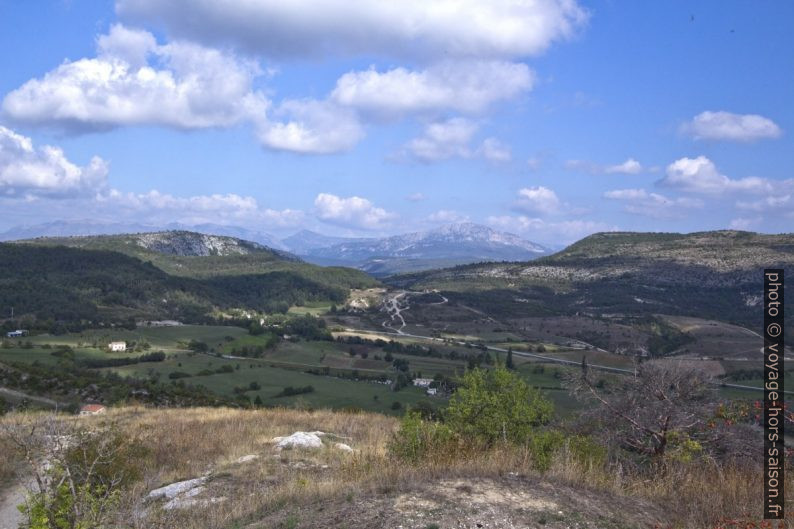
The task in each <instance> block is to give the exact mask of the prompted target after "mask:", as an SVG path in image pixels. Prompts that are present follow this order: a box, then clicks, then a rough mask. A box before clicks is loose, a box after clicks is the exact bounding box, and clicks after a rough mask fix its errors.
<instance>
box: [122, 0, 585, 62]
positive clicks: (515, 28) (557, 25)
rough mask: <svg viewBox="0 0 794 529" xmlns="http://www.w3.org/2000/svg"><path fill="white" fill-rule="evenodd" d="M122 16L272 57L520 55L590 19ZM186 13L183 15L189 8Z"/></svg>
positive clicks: (342, 12) (519, 4)
mask: <svg viewBox="0 0 794 529" xmlns="http://www.w3.org/2000/svg"><path fill="white" fill-rule="evenodd" d="M116 10H117V12H118V14H119V15H120V16H121V17H122V18H125V19H127V20H133V21H138V22H143V23H147V24H155V25H161V26H165V27H166V28H167V29H168V32H169V33H170V34H173V35H177V36H179V37H186V38H189V39H191V40H195V41H199V42H205V43H211V44H213V45H219V44H220V45H227V44H232V45H234V46H237V47H239V48H241V49H244V50H246V51H248V52H254V53H260V54H263V55H266V56H271V57H320V56H329V55H352V56H360V55H366V56H372V55H373V54H376V55H384V56H387V57H398V58H406V57H407V58H411V59H426V60H434V59H435V60H437V59H440V58H447V57H458V58H472V57H474V58H483V57H485V58H502V57H523V56H527V55H534V54H539V53H542V52H543V51H544V50H546V49H547V48H548V47H549V46H550V45H551V44H552V43H554V42H555V41H559V40H562V39H565V38H568V37H570V36H572V35H573V34H574V33H575V32H576V30H577V29H578V28H579V27H580V26H582V25H583V24H584V23H585V22H586V20H587V16H588V15H587V13H586V11H585V10H584V9H582V8H581V7H580V6H579V5H578V3H577V2H576V0H534V1H532V2H526V1H522V0H495V1H491V2H479V1H476V0H439V1H434V2H427V1H425V0H402V1H400V2H382V1H379V0H360V1H356V2H350V1H347V0H324V1H322V2H317V1H314V0H291V1H289V2H284V1H280V0H259V1H257V2H252V1H250V0H227V1H224V2H217V1H215V0H171V1H169V2H162V1H160V0H117V2H116ZM186 13H189V16H186Z"/></svg>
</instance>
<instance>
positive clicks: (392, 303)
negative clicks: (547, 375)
mask: <svg viewBox="0 0 794 529" xmlns="http://www.w3.org/2000/svg"><path fill="white" fill-rule="evenodd" d="M424 293H425V292H409V291H406V290H401V291H399V292H396V293H394V294H391V295H387V296H386V299H384V301H383V309H384V310H385V311H386V313H387V314H388V315H389V319H388V320H384V321H383V323H382V324H381V325H382V326H383V328H384V329H390V330H391V332H389V331H364V330H361V329H352V328H347V329H345V330H346V331H348V332H357V333H370V334H382V335H387V336H402V337H406V338H415V339H418V340H426V341H432V342H442V343H452V344H455V345H462V346H466V347H471V346H474V347H480V348H485V349H487V350H489V351H494V352H498V353H507V349H504V348H502V347H495V346H492V345H484V344H483V345H480V344H473V343H471V342H466V341H461V340H450V339H445V338H436V337H433V336H423V335H421V334H412V333H408V332H405V331H404V330H403V329H404V328H405V326H406V323H405V317H404V316H403V314H402V313H403V312H406V311H408V310H409V309H410V305H409V304H408V299H409V297H410V296H411V295H413V294H424ZM436 294H437V295H438V296H440V297H441V298H442V301H440V302H436V303H432V305H440V304H443V303H448V302H449V300H448V299H447V298H445V297H444V296H441V294H438V293H436ZM397 320H399V327H394V326H392V325H390V324H389V323H390V322H391V323H392V324H393V323H394V322H395V321H397ZM494 321H495V320H494ZM747 330H748V331H749V332H751V333H752V331H750V330H749V329H747ZM753 334H756V333H753ZM570 341H571V342H576V343H579V344H581V345H583V346H585V347H587V346H589V347H592V348H593V349H595V350H597V351H601V352H604V353H608V352H609V351H606V350H604V349H601V348H599V347H595V346H593V345H591V344H588V343H586V342H583V341H581V340H576V339H573V338H571V339H570ZM513 355H515V356H523V357H525V358H532V359H536V360H542V361H544V362H551V363H557V364H563V365H570V366H581V365H582V364H581V362H577V361H574V360H566V359H564V358H555V357H552V356H546V355H541V354H536V353H530V352H525V351H516V350H513ZM587 367H588V368H590V369H595V370H598V371H607V372H611V373H620V374H624V375H633V374H634V370H632V369H624V368H620V367H612V366H604V365H598V364H590V363H588V364H587ZM715 385H717V386H720V387H725V388H733V389H742V390H748V391H763V388H759V387H754V386H745V385H742V384H728V383H715ZM783 393H785V394H788V395H794V391H784V392H783Z"/></svg>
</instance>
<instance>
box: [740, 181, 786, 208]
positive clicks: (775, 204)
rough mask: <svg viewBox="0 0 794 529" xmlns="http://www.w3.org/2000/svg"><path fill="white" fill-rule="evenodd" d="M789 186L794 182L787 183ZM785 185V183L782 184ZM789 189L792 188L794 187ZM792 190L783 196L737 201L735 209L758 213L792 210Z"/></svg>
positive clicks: (782, 186)
mask: <svg viewBox="0 0 794 529" xmlns="http://www.w3.org/2000/svg"><path fill="white" fill-rule="evenodd" d="M787 182H789V183H790V184H794V181H790V180H789V181H787ZM783 184H785V182H784V183H783ZM784 187H785V186H784V185H781V188H784ZM790 187H792V188H794V185H791V186H790ZM792 192H794V189H792V190H791V191H790V192H789V193H785V194H782V193H781V194H776V195H769V196H766V197H764V198H762V199H760V200H752V201H746V200H739V201H737V202H736V207H737V208H739V209H743V210H746V211H758V212H777V211H780V210H792V209H794V195H792Z"/></svg>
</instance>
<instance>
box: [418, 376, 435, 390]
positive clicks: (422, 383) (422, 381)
mask: <svg viewBox="0 0 794 529" xmlns="http://www.w3.org/2000/svg"><path fill="white" fill-rule="evenodd" d="M432 383H433V379H432V378H415V379H414V386H416V387H418V388H427V387H430V384H432Z"/></svg>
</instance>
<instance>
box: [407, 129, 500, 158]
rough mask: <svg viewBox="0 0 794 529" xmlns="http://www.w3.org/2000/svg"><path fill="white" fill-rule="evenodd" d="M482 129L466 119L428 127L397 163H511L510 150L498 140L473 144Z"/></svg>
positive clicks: (487, 139)
mask: <svg viewBox="0 0 794 529" xmlns="http://www.w3.org/2000/svg"><path fill="white" fill-rule="evenodd" d="M478 129H479V125H478V124H477V123H475V122H473V121H471V120H468V119H465V118H450V119H447V120H444V121H439V122H435V123H430V124H428V125H426V126H425V129H424V132H423V134H422V135H421V136H419V137H417V138H414V139H412V140H410V141H409V142H408V143H406V144H405V145H404V146H403V148H402V150H401V151H400V152H399V153H398V154H397V155H396V156H395V158H396V159H398V160H400V159H408V160H416V161H419V162H423V163H434V162H440V161H443V160H449V159H451V158H481V159H484V160H487V161H490V162H507V161H509V160H510V159H511V157H512V154H511V152H510V148H509V147H508V146H507V145H505V144H503V143H502V142H501V141H499V140H498V139H496V138H486V139H485V140H483V141H482V143H481V144H480V145H479V146H477V147H474V146H473V145H472V143H473V142H472V140H473V139H474V135H475V134H476V133H477V130H478Z"/></svg>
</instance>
